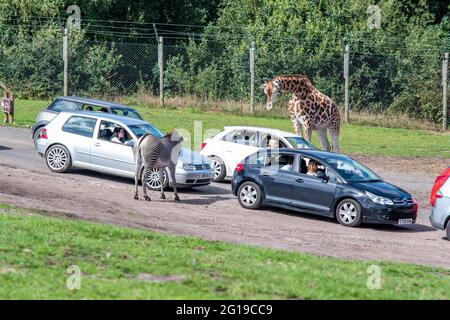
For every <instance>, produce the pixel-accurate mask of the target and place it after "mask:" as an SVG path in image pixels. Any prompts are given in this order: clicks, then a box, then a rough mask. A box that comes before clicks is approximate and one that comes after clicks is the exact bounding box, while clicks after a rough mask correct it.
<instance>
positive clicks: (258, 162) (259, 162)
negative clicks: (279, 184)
mask: <svg viewBox="0 0 450 320" xmlns="http://www.w3.org/2000/svg"><path fill="white" fill-rule="evenodd" d="M248 163H249V164H250V165H254V166H258V167H265V168H271V169H276V170H285V171H294V169H295V155H292V154H285V153H278V152H257V153H255V154H253V155H251V156H250V157H249V158H248Z"/></svg>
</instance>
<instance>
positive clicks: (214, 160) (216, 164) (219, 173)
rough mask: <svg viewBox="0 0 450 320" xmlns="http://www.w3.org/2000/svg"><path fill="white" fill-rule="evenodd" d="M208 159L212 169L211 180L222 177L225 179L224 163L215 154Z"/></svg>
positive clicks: (219, 180) (218, 180)
mask: <svg viewBox="0 0 450 320" xmlns="http://www.w3.org/2000/svg"><path fill="white" fill-rule="evenodd" d="M209 159H210V160H211V168H212V169H213V171H214V178H213V179H212V181H213V182H221V181H223V179H225V176H226V174H227V169H226V167H225V163H224V162H223V160H222V159H221V158H219V157H216V156H212V157H210V158H209Z"/></svg>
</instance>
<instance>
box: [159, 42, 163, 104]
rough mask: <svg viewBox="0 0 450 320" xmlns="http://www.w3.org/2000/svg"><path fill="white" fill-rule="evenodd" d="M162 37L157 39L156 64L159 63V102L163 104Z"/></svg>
mask: <svg viewBox="0 0 450 320" xmlns="http://www.w3.org/2000/svg"><path fill="white" fill-rule="evenodd" d="M163 41H164V40H163V37H159V41H158V65H159V104H160V105H161V106H162V107H163V106H164V51H163V49H164V43H163Z"/></svg>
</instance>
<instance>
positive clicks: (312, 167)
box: [306, 160, 319, 177]
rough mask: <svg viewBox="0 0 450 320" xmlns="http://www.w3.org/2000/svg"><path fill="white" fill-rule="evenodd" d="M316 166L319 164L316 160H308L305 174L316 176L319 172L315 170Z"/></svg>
mask: <svg viewBox="0 0 450 320" xmlns="http://www.w3.org/2000/svg"><path fill="white" fill-rule="evenodd" d="M318 167H319V164H318V163H317V162H316V161H314V160H309V163H308V172H307V173H306V174H308V175H310V176H313V177H317V174H318V173H319V171H317V169H318Z"/></svg>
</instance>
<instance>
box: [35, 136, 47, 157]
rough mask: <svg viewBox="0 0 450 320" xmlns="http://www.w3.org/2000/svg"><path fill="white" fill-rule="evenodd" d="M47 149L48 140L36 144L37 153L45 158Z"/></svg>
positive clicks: (40, 140) (41, 140)
mask: <svg viewBox="0 0 450 320" xmlns="http://www.w3.org/2000/svg"><path fill="white" fill-rule="evenodd" d="M46 148H47V139H39V140H38V141H37V144H36V151H37V152H38V153H39V154H40V155H41V156H44V154H45V149H46Z"/></svg>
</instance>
